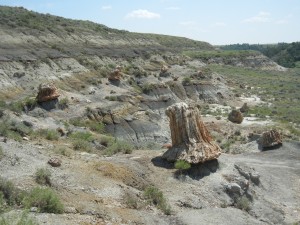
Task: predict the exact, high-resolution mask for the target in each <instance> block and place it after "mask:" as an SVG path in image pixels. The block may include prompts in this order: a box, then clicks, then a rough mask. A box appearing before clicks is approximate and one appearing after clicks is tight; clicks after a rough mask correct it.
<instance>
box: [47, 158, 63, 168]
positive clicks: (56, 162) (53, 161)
mask: <svg viewBox="0 0 300 225" xmlns="http://www.w3.org/2000/svg"><path fill="white" fill-rule="evenodd" d="M48 164H50V165H51V166H52V167H59V166H61V160H60V159H59V158H56V157H54V158H51V159H49V160H48Z"/></svg>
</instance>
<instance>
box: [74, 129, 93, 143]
mask: <svg viewBox="0 0 300 225" xmlns="http://www.w3.org/2000/svg"><path fill="white" fill-rule="evenodd" d="M69 137H70V138H72V139H74V140H83V141H93V140H94V137H93V134H92V133H91V132H82V131H79V132H73V133H71V134H70V136H69Z"/></svg>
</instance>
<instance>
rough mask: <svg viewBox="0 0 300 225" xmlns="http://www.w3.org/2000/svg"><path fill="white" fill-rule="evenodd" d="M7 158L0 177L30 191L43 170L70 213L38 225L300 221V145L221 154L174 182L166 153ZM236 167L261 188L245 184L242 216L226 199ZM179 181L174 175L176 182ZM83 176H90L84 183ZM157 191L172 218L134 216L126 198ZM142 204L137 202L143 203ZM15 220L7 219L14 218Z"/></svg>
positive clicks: (39, 149)
mask: <svg viewBox="0 0 300 225" xmlns="http://www.w3.org/2000/svg"><path fill="white" fill-rule="evenodd" d="M0 144H1V146H2V148H3V150H4V158H2V160H1V164H0V168H1V171H5V172H4V173H2V174H1V175H2V177H4V178H7V179H8V180H12V181H13V182H14V183H15V184H16V185H17V186H18V187H20V188H23V189H29V188H30V187H32V186H35V185H36V184H35V181H34V173H35V171H36V170H37V169H38V168H48V169H49V170H50V171H51V174H52V178H51V180H52V186H53V188H54V189H55V190H57V192H58V193H59V195H60V196H61V198H62V200H63V202H64V204H65V206H66V208H67V210H66V213H64V214H62V215H51V214H40V213H38V214H36V213H31V215H32V216H33V217H35V218H36V220H37V221H38V222H39V223H41V224H293V223H295V222H297V221H300V216H299V215H300V204H299V202H300V192H299V186H300V151H299V149H300V144H299V143H297V142H286V143H284V144H283V146H282V147H281V148H279V149H275V150H270V151H264V152H261V151H260V150H259V149H258V145H257V146H256V152H250V153H242V154H237V155H231V154H222V155H221V157H220V158H219V159H218V162H217V163H216V164H214V165H212V164H207V165H204V166H202V167H201V169H197V168H192V169H193V170H191V171H188V172H187V173H184V175H183V176H181V177H178V176H177V175H178V173H177V172H176V169H174V168H173V165H172V164H170V163H167V162H165V161H163V160H162V159H161V158H160V156H161V154H162V153H163V150H151V151H150V150H138V151H135V152H134V153H133V154H130V155H116V156H113V157H101V156H98V155H95V154H89V153H78V152H74V153H73V154H72V155H71V156H70V157H62V156H60V157H61V158H62V161H63V163H62V166H61V167H58V168H53V167H51V166H49V165H48V164H47V161H48V159H49V158H50V157H51V156H54V155H55V153H53V151H52V150H51V145H47V144H43V145H42V146H40V145H37V144H35V143H26V142H23V143H18V142H14V141H8V142H7V143H3V142H1V143H0ZM236 165H242V166H243V167H245V168H252V169H254V170H255V171H256V172H257V173H259V175H260V183H259V185H256V184H254V183H250V185H249V190H251V193H252V195H253V201H252V202H251V203H250V204H251V209H250V210H249V211H248V212H246V211H243V210H240V209H237V208H236V207H234V206H233V205H232V199H231V198H230V197H229V195H228V193H227V192H226V185H228V184H229V183H230V182H231V180H230V179H231V178H229V177H238V178H239V179H242V177H243V176H241V174H240V173H239V172H238V171H237V169H236ZM176 174H177V175H176ZM87 175H88V176H87ZM150 184H151V185H155V186H156V187H158V188H159V189H160V190H161V191H162V192H163V193H164V195H165V196H166V198H167V199H168V202H169V204H170V205H171V208H172V215H170V216H166V215H163V213H162V212H160V210H158V209H156V208H155V207H154V206H141V208H139V209H131V208H130V207H128V205H126V203H125V202H124V198H125V194H126V193H128V192H130V193H133V194H134V195H135V196H136V197H137V198H138V199H142V195H143V194H142V187H143V186H145V185H150ZM141 201H142V200H141ZM11 213H12V212H11Z"/></svg>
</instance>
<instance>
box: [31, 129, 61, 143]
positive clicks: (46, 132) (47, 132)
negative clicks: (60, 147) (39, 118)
mask: <svg viewBox="0 0 300 225" xmlns="http://www.w3.org/2000/svg"><path fill="white" fill-rule="evenodd" d="M33 136H34V137H42V138H45V139H47V140H49V141H57V140H58V139H59V136H60V134H59V133H58V132H57V130H51V129H39V130H37V131H35V132H34V134H33Z"/></svg>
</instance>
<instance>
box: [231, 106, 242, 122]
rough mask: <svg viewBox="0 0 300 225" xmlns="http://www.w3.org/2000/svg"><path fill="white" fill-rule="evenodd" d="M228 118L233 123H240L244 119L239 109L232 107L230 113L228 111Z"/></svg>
mask: <svg viewBox="0 0 300 225" xmlns="http://www.w3.org/2000/svg"><path fill="white" fill-rule="evenodd" d="M228 120H229V121H231V122H233V123H242V122H243V120H244V117H243V114H242V113H241V111H240V110H236V109H234V110H232V111H231V113H229V115H228Z"/></svg>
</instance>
